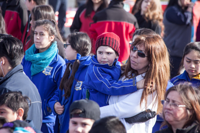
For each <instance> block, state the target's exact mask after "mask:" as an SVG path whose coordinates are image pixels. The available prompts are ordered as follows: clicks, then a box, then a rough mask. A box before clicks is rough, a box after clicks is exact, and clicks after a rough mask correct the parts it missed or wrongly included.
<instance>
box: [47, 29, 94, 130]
mask: <svg viewBox="0 0 200 133" xmlns="http://www.w3.org/2000/svg"><path fill="white" fill-rule="evenodd" d="M64 47H65V52H66V59H65V63H66V65H67V68H66V70H65V73H64V75H63V78H62V80H61V82H60V87H59V88H60V89H59V90H57V91H56V92H55V94H54V96H53V97H52V98H51V99H50V101H49V106H50V108H51V110H52V111H53V113H54V114H57V115H58V119H59V124H60V132H61V133H65V132H67V130H68V129H69V119H70V116H69V107H70V105H71V104H72V103H73V102H74V101H75V100H80V99H81V98H82V84H83V81H84V80H85V75H86V72H87V70H88V66H89V65H90V64H91V56H89V54H90V51H91V41H90V38H89V36H88V35H87V34H86V33H83V32H75V33H71V34H70V35H69V36H68V37H67V44H64Z"/></svg>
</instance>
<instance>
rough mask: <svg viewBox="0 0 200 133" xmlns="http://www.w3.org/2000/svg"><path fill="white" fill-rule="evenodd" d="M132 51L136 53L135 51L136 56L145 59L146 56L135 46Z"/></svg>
mask: <svg viewBox="0 0 200 133" xmlns="http://www.w3.org/2000/svg"><path fill="white" fill-rule="evenodd" d="M132 51H133V52H136V51H137V54H138V56H139V57H141V58H145V57H147V56H146V55H145V53H144V52H143V51H142V50H138V48H137V47H136V46H133V48H132Z"/></svg>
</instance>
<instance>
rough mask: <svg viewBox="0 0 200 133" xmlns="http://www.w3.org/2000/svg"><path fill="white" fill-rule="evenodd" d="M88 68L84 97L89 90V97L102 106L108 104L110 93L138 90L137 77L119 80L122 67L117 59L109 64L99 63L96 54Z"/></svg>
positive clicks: (120, 93) (119, 93) (127, 92)
mask: <svg viewBox="0 0 200 133" xmlns="http://www.w3.org/2000/svg"><path fill="white" fill-rule="evenodd" d="M88 70H89V71H88V72H87V74H86V75H85V81H84V83H83V98H86V97H87V96H86V95H87V94H88V91H89V99H90V100H93V101H95V102H97V103H98V104H99V106H100V107H102V106H105V105H108V100H109V95H125V94H129V93H133V92H134V91H137V87H136V83H134V82H135V78H133V79H130V80H126V81H118V80H119V78H120V75H121V67H120V63H119V62H118V61H117V59H116V60H115V61H114V63H113V65H112V66H109V65H108V64H99V63H98V61H97V57H96V55H94V56H93V57H92V59H91V65H90V66H89V67H88Z"/></svg>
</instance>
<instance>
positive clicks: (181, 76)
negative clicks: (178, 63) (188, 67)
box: [177, 71, 200, 81]
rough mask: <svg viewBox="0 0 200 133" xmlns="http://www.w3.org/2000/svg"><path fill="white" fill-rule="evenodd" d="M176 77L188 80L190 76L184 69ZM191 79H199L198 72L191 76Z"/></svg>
mask: <svg viewBox="0 0 200 133" xmlns="http://www.w3.org/2000/svg"><path fill="white" fill-rule="evenodd" d="M177 78H178V79H183V80H186V81H190V78H189V76H188V73H187V72H186V71H184V72H183V73H182V74H181V75H179V76H177ZM192 79H197V80H200V74H198V75H197V76H195V77H193V78H192Z"/></svg>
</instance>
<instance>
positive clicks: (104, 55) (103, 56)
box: [97, 46, 118, 66]
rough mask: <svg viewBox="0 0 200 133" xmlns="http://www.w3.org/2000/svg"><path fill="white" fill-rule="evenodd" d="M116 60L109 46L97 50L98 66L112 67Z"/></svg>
mask: <svg viewBox="0 0 200 133" xmlns="http://www.w3.org/2000/svg"><path fill="white" fill-rule="evenodd" d="M117 58H118V56H117V55H116V53H115V51H114V50H113V49H112V48H111V47H109V46H100V47H99V48H98V49H97V60H98V62H99V63H100V64H108V65H109V66H112V64H113V62H114V60H115V59H117Z"/></svg>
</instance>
